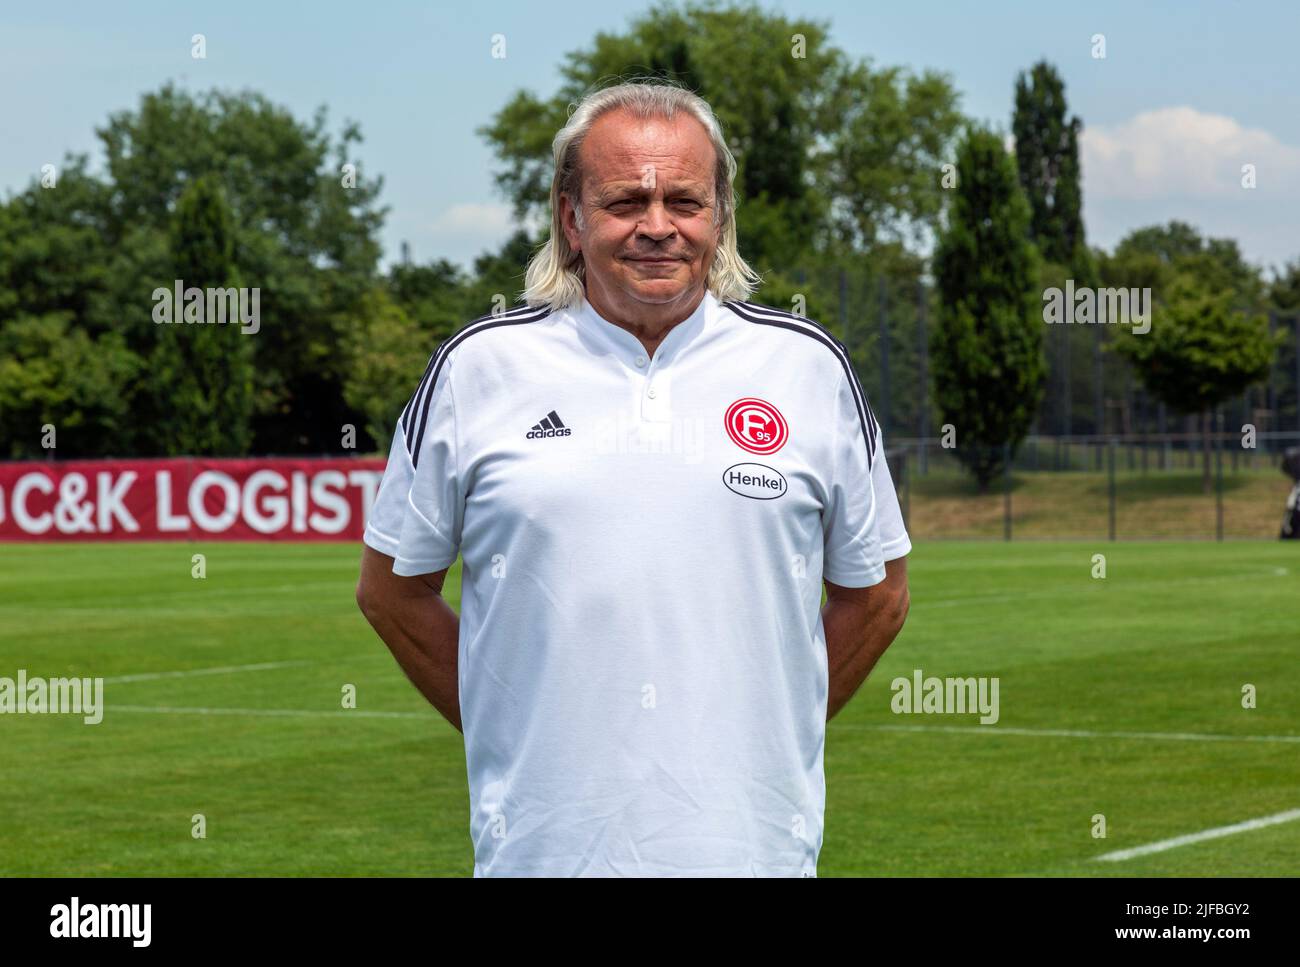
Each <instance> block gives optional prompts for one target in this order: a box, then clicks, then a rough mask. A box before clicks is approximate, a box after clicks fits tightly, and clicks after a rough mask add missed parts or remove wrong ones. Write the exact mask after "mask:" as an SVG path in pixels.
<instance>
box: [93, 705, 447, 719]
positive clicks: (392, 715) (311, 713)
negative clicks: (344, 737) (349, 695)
mask: <svg viewBox="0 0 1300 967" xmlns="http://www.w3.org/2000/svg"><path fill="white" fill-rule="evenodd" d="M106 711H110V712H150V713H154V714H158V715H276V716H308V717H320V716H325V717H326V718H353V717H359V718H369V719H431V718H432V715H430V714H428V713H425V712H370V711H364V710H362V709H339V710H337V711H326V710H317V709H307V708H174V707H171V706H165V705H109V706H107V709H106Z"/></svg>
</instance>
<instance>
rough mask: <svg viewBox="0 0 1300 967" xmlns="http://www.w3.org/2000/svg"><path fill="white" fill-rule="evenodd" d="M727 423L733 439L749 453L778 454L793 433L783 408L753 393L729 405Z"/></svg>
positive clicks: (729, 434)
mask: <svg viewBox="0 0 1300 967" xmlns="http://www.w3.org/2000/svg"><path fill="white" fill-rule="evenodd" d="M724 422H725V423H726V426H727V435H728V436H730V437H731V440H732V442H733V443H735V444H736V446H738V447H740V448H741V449H742V450H748V451H749V452H750V453H776V451H777V450H780V449H781V447H783V446H785V441H786V440H787V439H788V438H789V436H790V428H789V427H788V426H787V425H786V422H785V417H783V416H782V415H781V411H780V410H778V409H777V408H776V407H775V406H773V405H772V404H771V403H769V402H767V400H760V399H755V398H754V397H752V396H747V397H745V398H744V399H739V400H736V402H734V403H732V404H731V405H730V406H729V407H727V415H726V418H725V419H724Z"/></svg>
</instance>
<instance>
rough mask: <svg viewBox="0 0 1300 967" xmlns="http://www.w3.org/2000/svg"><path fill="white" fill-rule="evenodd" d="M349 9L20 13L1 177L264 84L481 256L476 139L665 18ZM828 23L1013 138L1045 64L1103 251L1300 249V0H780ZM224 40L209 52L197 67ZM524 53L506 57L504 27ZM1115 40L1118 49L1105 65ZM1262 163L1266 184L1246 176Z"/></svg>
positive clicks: (522, 10)
mask: <svg viewBox="0 0 1300 967" xmlns="http://www.w3.org/2000/svg"><path fill="white" fill-rule="evenodd" d="M649 6H650V5H649V4H647V3H644V2H642V3H628V2H623V0H599V2H593V0H573V2H566V3H564V4H561V5H560V6H558V7H554V8H552V7H550V6H549V5H542V4H535V3H532V4H526V3H513V2H512V3H504V2H494V0H479V2H474V3H471V4H468V5H456V6H452V5H447V6H446V7H442V6H438V5H433V4H427V3H426V4H417V3H396V2H394V3H382V2H381V3H374V4H357V3H347V4H338V3H333V2H318V3H290V2H262V3H249V2H242V0H227V2H223V3H221V4H212V3H210V4H206V5H198V4H179V3H175V2H171V3H163V2H136V3H129V4H103V3H64V4H58V5H49V4H47V5H38V4H19V3H16V2H12V0H6V2H5V4H4V8H3V12H2V13H0V91H3V93H2V94H0V189H4V190H5V191H6V192H7V191H13V190H18V189H21V188H22V187H24V186H25V185H27V184H28V183H29V182H30V180H31V179H32V178H33V177H34V176H36V175H37V173H38V172H39V171H40V168H41V166H42V165H43V164H46V163H51V162H53V163H57V162H59V161H60V160H61V159H62V157H63V155H64V152H65V151H66V150H74V151H88V152H91V154H92V157H98V145H97V142H96V139H95V137H94V128H95V126H96V125H99V124H102V123H103V122H104V120H105V119H106V118H107V116H108V114H109V113H110V112H111V111H116V110H122V109H126V108H132V107H134V106H135V105H136V104H137V103H138V99H139V96H140V94H141V93H142V92H144V91H148V90H153V89H156V88H157V87H159V86H160V85H161V84H162V83H164V82H165V81H167V80H169V79H170V80H173V81H175V82H177V83H178V84H180V85H182V86H185V87H188V88H190V89H193V90H196V91H197V90H204V89H207V88H210V87H214V86H215V87H221V88H227V89H239V88H252V89H255V90H258V91H260V92H262V93H263V94H265V95H266V96H268V97H269V98H270V99H272V100H273V101H276V102H278V103H280V104H283V105H286V106H287V107H289V108H290V109H292V110H293V111H294V112H295V113H296V114H297V115H298V116H299V117H302V118H304V119H305V118H307V117H309V116H310V114H311V113H312V112H313V111H314V110H315V108H316V107H317V106H318V105H321V104H325V105H327V106H328V108H329V111H330V117H331V119H332V120H333V121H334V122H336V123H341V122H342V120H343V119H345V118H348V119H354V120H357V121H359V122H360V124H361V127H362V131H363V134H364V135H365V138H366V142H365V144H364V146H363V147H362V149H361V152H360V158H361V161H362V163H363V166H364V167H363V171H364V172H367V173H382V174H383V175H384V177H385V191H384V196H383V201H384V202H385V203H387V204H388V205H390V206H391V208H392V211H391V213H390V215H389V218H388V222H387V225H386V228H385V230H384V235H383V241H384V245H385V249H386V254H387V258H390V259H391V258H395V257H396V256H397V253H398V251H399V246H400V242H401V241H402V240H406V241H409V243H410V245H411V252H412V256H413V257H414V258H415V259H416V260H418V261H424V260H427V259H430V258H435V257H444V258H450V259H453V260H455V261H457V262H460V263H462V264H468V263H469V262H470V260H472V259H473V257H474V256H475V255H476V254H478V253H479V252H481V251H483V250H485V249H488V248H491V247H494V246H495V245H497V244H498V243H499V242H500V241H501V240H502V239H503V238H505V237H506V236H507V235H508V234H509V233H510V231H511V229H512V227H513V226H512V225H511V223H510V220H509V215H508V206H507V205H506V204H505V201H504V199H503V198H502V197H501V196H500V195H499V194H497V192H496V190H495V186H494V184H493V181H492V172H493V170H494V159H493V156H492V154H491V152H490V151H489V150H488V148H487V146H486V145H485V143H484V142H483V141H482V139H481V138H479V137H478V136H477V135H476V134H475V133H474V129H475V128H476V127H478V126H479V125H480V124H482V123H484V121H485V120H486V119H487V118H488V117H489V116H490V115H491V114H492V113H494V112H495V111H497V110H498V109H499V108H500V107H501V106H502V105H503V104H504V103H505V102H506V100H507V99H508V98H509V97H510V96H511V94H512V93H513V92H514V91H516V90H518V89H520V88H528V89H530V90H532V91H534V92H535V93H538V94H539V95H542V96H546V95H549V94H551V93H552V92H553V91H554V90H555V88H556V86H557V84H558V71H557V65H558V64H559V62H560V59H561V56H562V55H563V54H564V53H565V52H567V51H570V50H574V49H577V48H580V47H585V46H587V45H589V43H590V41H591V38H592V37H593V36H594V35H595V34H596V33H597V32H598V31H602V30H603V31H620V30H622V29H624V28H625V27H626V25H627V23H628V21H629V19H630V18H631V17H633V16H635V15H636V14H638V13H640V12H642V11H644V10H646V9H648V8H649ZM761 6H762V7H763V8H764V9H768V10H773V9H776V10H780V11H782V12H784V13H786V14H787V15H791V16H796V15H797V16H805V17H810V18H813V19H817V20H822V21H828V22H829V23H830V27H831V39H832V42H833V43H834V44H835V45H837V46H839V47H840V48H842V49H844V50H845V51H847V52H848V53H849V54H850V55H853V56H856V57H866V58H870V59H871V60H872V61H873V62H874V63H876V64H878V65H894V64H901V65H905V66H907V67H910V68H913V69H917V70H919V69H924V68H934V69H937V70H942V71H945V72H947V73H949V74H950V75H951V77H952V80H953V82H954V83H955V85H956V87H957V89H958V90H959V91H960V92H961V94H962V107H963V109H964V110H965V111H966V112H967V113H968V114H971V115H973V116H975V117H978V118H981V119H984V120H986V121H990V122H993V123H995V124H997V125H1000V126H1001V127H1002V128H1003V129H1004V130H1005V129H1009V127H1010V113H1011V106H1012V91H1013V84H1014V79H1015V75H1016V72H1017V71H1018V70H1021V69H1024V68H1026V67H1028V66H1029V65H1031V64H1032V63H1033V62H1034V61H1036V60H1038V59H1040V58H1043V57H1046V58H1047V59H1048V60H1050V61H1052V62H1053V63H1054V64H1055V65H1056V66H1057V68H1058V69H1059V70H1060V71H1061V73H1062V76H1063V77H1064V79H1065V82H1066V92H1067V96H1068V98H1069V102H1070V107H1071V110H1072V111H1073V113H1076V114H1078V115H1079V116H1080V117H1081V118H1082V119H1083V122H1084V126H1085V134H1084V143H1083V165H1084V198H1085V209H1084V212H1085V219H1086V222H1087V229H1088V235H1089V240H1090V241H1091V242H1092V243H1094V244H1100V245H1103V246H1106V247H1110V246H1112V245H1113V244H1114V243H1115V242H1116V241H1117V240H1118V239H1119V238H1121V237H1122V236H1123V235H1124V234H1125V233H1126V232H1127V231H1129V230H1130V229H1132V228H1135V227H1139V226H1142V225H1147V224H1152V223H1157V222H1164V221H1168V220H1169V219H1171V218H1181V219H1183V220H1186V221H1190V222H1192V223H1193V224H1196V225H1198V226H1199V227H1200V228H1201V229H1202V230H1203V231H1205V232H1207V233H1210V234H1213V235H1226V236H1230V237H1233V238H1236V239H1237V240H1238V241H1239V242H1240V243H1241V246H1242V249H1243V251H1244V252H1245V253H1246V255H1247V257H1249V258H1251V259H1252V260H1254V261H1256V262H1258V263H1260V264H1262V265H1265V266H1271V265H1280V264H1281V263H1283V262H1284V261H1287V260H1292V259H1296V258H1300V66H1297V54H1296V44H1297V42H1298V41H1300V4H1295V3H1288V2H1280V0H1279V2H1245V3H1227V2H1222V3H1211V2H1181V3H1176V2H1169V0H1165V2H1143V3H1136V2H1132V0H1130V2H1127V3H1115V2H1092V3H1087V4H1068V5H1067V4H1063V3H1061V4H1049V3H1047V2H1045V0H1040V2H1037V3H1034V2H1021V0H1014V2H1013V0H991V2H987V3H960V2H957V0H952V2H923V0H909V2H905V3H898V2H890V3H880V2H874V0H866V2H863V0H798V2H782V3H763V4H761ZM195 33H203V34H204V35H205V37H206V38H207V57H206V59H204V60H195V59H193V58H192V57H191V56H190V37H191V35H193V34H195ZM498 33H499V34H503V35H505V38H506V43H507V56H506V57H505V58H504V59H494V58H492V57H491V52H490V44H491V38H492V35H493V34H498ZM1097 33H1100V34H1103V35H1104V36H1105V42H1106V57H1105V59H1097V58H1094V57H1093V56H1092V43H1091V39H1090V38H1091V37H1092V36H1093V35H1094V34H1097ZM1243 164H1253V165H1255V167H1256V184H1257V187H1256V188H1255V189H1254V190H1246V189H1244V188H1242V187H1241V184H1240V181H1241V174H1240V171H1241V166H1242V165H1243Z"/></svg>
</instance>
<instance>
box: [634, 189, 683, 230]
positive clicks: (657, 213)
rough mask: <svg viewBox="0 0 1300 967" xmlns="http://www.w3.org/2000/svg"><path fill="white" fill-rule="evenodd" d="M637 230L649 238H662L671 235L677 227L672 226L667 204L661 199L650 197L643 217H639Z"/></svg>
mask: <svg viewBox="0 0 1300 967" xmlns="http://www.w3.org/2000/svg"><path fill="white" fill-rule="evenodd" d="M637 231H639V232H640V233H641V234H642V235H646V236H648V237H650V238H654V239H663V238H667V237H669V236H671V235H673V234H674V233H675V232H676V231H677V229H675V228H673V223H672V220H671V219H670V218H669V217H668V208H667V206H666V205H664V203H663V202H662V201H661V200H659V199H657V198H652V199H650V203H649V204H648V205H646V210H645V217H644V218H642V219H641V224H640V225H638V226H637Z"/></svg>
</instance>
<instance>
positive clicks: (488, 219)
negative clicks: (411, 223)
mask: <svg viewBox="0 0 1300 967" xmlns="http://www.w3.org/2000/svg"><path fill="white" fill-rule="evenodd" d="M513 229H514V218H513V217H512V216H511V212H510V206H509V205H493V204H483V203H479V202H463V203H461V204H459V205H452V206H451V207H450V208H448V209H447V210H446V211H444V212H443V213H442V214H440V215H439V216H438V217H437V218H435V219H434V220H433V222H432V224H430V225H429V232H430V234H432V235H434V236H436V237H439V238H445V239H448V240H453V239H454V240H456V241H462V240H464V239H466V238H484V237H486V238H494V239H495V238H501V237H504V236H506V235H509V234H510V232H511V231H512V230H513Z"/></svg>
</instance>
